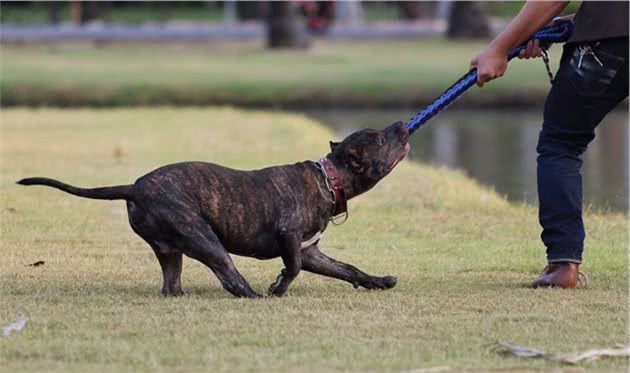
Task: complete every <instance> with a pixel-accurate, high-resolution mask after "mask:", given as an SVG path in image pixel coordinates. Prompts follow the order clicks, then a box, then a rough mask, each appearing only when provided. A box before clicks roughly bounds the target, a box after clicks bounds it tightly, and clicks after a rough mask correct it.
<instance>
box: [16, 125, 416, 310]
mask: <svg viewBox="0 0 630 373" xmlns="http://www.w3.org/2000/svg"><path fill="white" fill-rule="evenodd" d="M408 139H409V132H408V131H407V129H406V127H405V125H404V124H403V123H401V122H397V123H395V124H393V125H391V126H389V127H387V128H386V129H384V130H382V131H375V130H371V129H364V130H361V131H358V132H355V133H353V134H351V135H349V136H348V137H347V138H346V139H344V140H343V142H341V143H334V142H331V143H330V147H331V152H330V153H329V154H328V155H326V157H325V158H322V159H321V160H320V161H305V162H300V163H296V164H293V165H285V166H276V167H269V168H264V169H261V170H255V171H240V170H234V169H230V168H226V167H222V166H219V165H215V164H211V163H203V162H185V163H177V164H171V165H167V166H164V167H161V168H158V169H157V170H155V171H153V172H150V173H148V174H146V175H144V176H142V177H140V178H139V179H138V180H137V181H136V182H135V184H133V185H121V186H113V187H103V188H93V189H83V188H77V187H74V186H71V185H68V184H64V183H61V182H59V181H56V180H52V179H47V178H27V179H23V180H20V181H19V182H18V184H22V185H47V186H51V187H54V188H57V189H60V190H63V191H65V192H68V193H71V194H74V195H76V196H80V197H86V198H94V199H106V200H114V199H124V200H126V201H127V210H128V213H129V223H130V224H131V228H132V229H133V230H134V232H136V233H137V234H138V235H139V236H140V237H142V238H143V239H144V240H145V241H146V242H147V243H148V244H149V245H150V246H151V248H152V249H153V251H154V252H155V255H156V256H157V259H158V261H159V262H160V266H161V267H162V272H163V276H164V284H163V287H162V294H164V295H173V296H177V295H182V294H183V293H184V292H183V291H182V286H181V273H182V254H185V255H186V256H189V257H191V258H194V259H196V260H198V261H200V262H202V263H203V264H205V265H206V266H208V267H209V268H210V269H211V270H212V271H213V272H214V273H215V274H216V276H217V277H218V278H219V280H220V281H221V284H222V285H223V287H224V288H225V289H226V290H227V291H229V292H230V293H232V294H233V295H235V296H238V297H250V298H255V297H260V296H261V295H260V294H258V293H256V292H255V291H254V290H252V288H251V287H250V286H249V284H248V283H247V281H246V280H245V279H244V278H243V276H241V274H240V273H239V272H238V271H237V270H236V268H235V266H234V263H233V262H232V259H231V258H230V256H229V255H228V253H232V254H236V255H243V256H249V257H254V258H258V259H271V258H276V257H281V258H282V261H283V262H284V266H285V268H284V269H283V270H282V271H281V273H280V275H279V276H278V279H277V280H276V281H275V282H274V283H273V284H272V285H271V287H270V289H269V292H270V294H272V295H276V296H281V295H283V294H285V293H286V291H287V289H288V287H289V284H290V283H291V282H292V281H293V279H295V277H296V276H297V275H298V273H299V272H300V270H301V269H303V270H306V271H309V272H313V273H318V274H320V275H324V276H329V277H334V278H337V279H340V280H344V281H347V282H349V283H351V284H352V285H354V287H355V288H356V287H359V286H362V287H364V288H367V289H389V288H392V287H393V286H395V285H396V282H397V279H396V278H395V277H392V276H385V277H376V276H370V275H368V274H366V273H364V272H362V271H360V270H359V269H357V268H356V267H354V266H352V265H349V264H345V263H342V262H338V261H336V260H334V259H332V258H330V257H328V256H326V255H324V254H323V253H321V252H320V251H319V248H318V243H319V236H320V235H321V232H323V231H324V230H325V229H326V226H327V225H328V222H329V221H330V220H331V218H333V215H334V214H336V213H338V212H342V211H345V210H343V208H340V207H345V199H350V198H353V197H356V196H358V195H359V194H361V193H364V192H366V191H367V190H369V189H371V188H372V187H373V186H374V185H376V183H377V182H378V181H379V180H381V179H382V178H383V177H385V176H386V175H387V174H389V172H390V171H391V170H392V169H393V168H394V167H395V166H396V164H398V162H399V161H400V160H402V159H403V158H404V157H405V155H406V154H407V152H408V151H409V144H408ZM344 194H345V195H344Z"/></svg>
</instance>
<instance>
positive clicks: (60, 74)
mask: <svg viewBox="0 0 630 373" xmlns="http://www.w3.org/2000/svg"><path fill="white" fill-rule="evenodd" d="M484 45H485V44H484V42H447V41H444V40H441V39H421V40H395V41H394V40H369V41H356V40H355V41H350V40H338V41H332V40H315V42H314V44H313V46H312V47H311V48H310V49H309V50H307V51H287V50H284V51H270V50H268V49H265V48H264V42H263V41H262V40H258V41H238V42H219V43H194V44H177V45H168V44H167V45H164V44H151V43H149V44H124V43H114V44H107V43H105V44H98V45H94V44H91V43H70V44H47V45H44V44H26V45H7V44H4V45H2V54H1V56H0V63H1V66H2V67H1V72H2V77H1V79H0V93H1V94H2V103H3V105H5V106H7V105H42V104H44V105H46V104H47V105H93V106H94V105H95V106H118V105H149V104H151V105H153V104H187V105H191V104H192V105H194V104H199V105H202V104H216V103H220V104H223V103H228V104H233V105H265V106H270V105H271V106H273V105H309V106H316V105H337V106H339V105H348V104H350V105H352V104H354V105H357V104H360V105H361V106H366V105H393V106H403V105H412V106H417V105H419V104H420V103H428V102H430V101H431V100H432V99H434V98H435V97H437V96H438V95H439V94H440V93H442V91H443V90H444V89H446V88H448V87H449V86H450V85H451V84H452V83H453V82H454V81H456V80H457V79H458V78H459V77H460V76H461V75H462V74H464V73H465V72H467V71H468V66H469V61H470V59H471V58H472V57H473V56H474V55H475V54H476V53H478V52H479V51H481V49H482V48H483V47H484ZM552 51H553V62H554V64H557V62H558V55H559V52H560V51H561V48H559V47H556V48H553V49H552ZM549 87H550V86H549V82H548V80H547V75H546V73H545V68H544V66H543V63H542V61H540V60H529V61H513V62H512V63H511V64H510V67H509V69H508V73H507V75H506V77H504V78H503V79H500V80H497V81H495V82H492V83H490V84H488V85H486V86H485V87H484V89H476V88H473V89H472V90H473V91H474V92H471V93H469V94H467V95H465V96H464V97H463V98H462V100H461V101H460V102H458V105H466V103H467V102H469V103H474V104H507V105H514V104H518V103H526V104H539V103H541V102H542V101H543V100H544V97H545V96H546V93H547V92H548V90H549Z"/></svg>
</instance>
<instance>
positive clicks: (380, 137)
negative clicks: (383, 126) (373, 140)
mask: <svg viewBox="0 0 630 373" xmlns="http://www.w3.org/2000/svg"><path fill="white" fill-rule="evenodd" d="M377 143H378V146H383V145H385V139H384V138H383V136H379V137H378V142H377Z"/></svg>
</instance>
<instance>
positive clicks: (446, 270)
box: [0, 56, 628, 372]
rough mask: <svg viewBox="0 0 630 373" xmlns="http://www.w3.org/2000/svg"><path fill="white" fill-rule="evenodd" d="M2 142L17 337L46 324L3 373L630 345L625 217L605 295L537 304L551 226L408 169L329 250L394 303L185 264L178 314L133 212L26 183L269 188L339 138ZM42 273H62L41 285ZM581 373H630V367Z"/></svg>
mask: <svg viewBox="0 0 630 373" xmlns="http://www.w3.org/2000/svg"><path fill="white" fill-rule="evenodd" d="M146 58H148V56H146ZM155 63H156V64H160V63H161V61H160V60H159V58H156V62H155ZM103 66H104V67H107V66H106V65H105V64H103ZM59 68H60V69H61V66H59ZM86 69H88V70H90V69H92V67H86ZM104 74H106V75H108V76H109V73H108V72H106V73H104ZM76 75H78V76H81V74H80V73H77V74H76ZM111 76H116V75H115V74H114V75H111ZM153 79H158V77H156V78H153ZM0 128H1V131H2V132H1V135H2V136H1V139H2V143H1V145H2V149H1V160H2V164H1V175H2V179H1V182H0V196H2V197H1V203H0V209H1V210H0V216H1V218H2V232H1V234H2V240H1V243H0V250H1V251H2V253H3V258H2V261H0V276H1V281H2V286H0V299H1V301H0V323H1V324H2V325H5V324H7V323H9V322H11V321H13V320H14V319H15V317H16V315H17V314H18V313H20V312H22V313H25V314H27V315H28V316H29V318H30V320H29V322H28V324H27V325H26V327H25V328H24V329H23V330H22V331H19V332H15V333H14V334H12V335H10V336H9V337H0V368H1V369H2V371H4V372H31V371H47V372H85V371H147V372H148V371H151V372H155V371H180V372H184V371H213V372H214V371H230V372H232V371H246V370H250V371H253V370H261V371H273V372H277V371H298V370H299V371H333V370H343V371H368V370H369V371H401V370H404V371H413V370H415V371H418V372H423V371H427V372H428V371H453V372H457V371H462V370H468V371H489V370H494V371H531V370H534V371H558V370H557V369H559V368H563V366H562V365H560V364H559V363H551V362H545V361H541V360H526V359H518V358H510V357H504V356H501V355H498V354H496V353H495V352H493V351H491V350H490V348H489V344H490V343H491V342H493V341H494V340H502V341H511V342H514V343H519V344H524V345H529V346H532V347H538V348H542V349H548V350H551V351H574V350H586V349H590V348H594V347H612V346H614V345H615V344H617V343H626V342H627V331H628V249H627V248H628V235H627V228H628V219H627V218H626V217H625V216H623V215H619V214H606V215H603V214H597V213H589V214H588V215H587V216H586V224H587V227H588V238H587V250H586V252H585V265H584V266H583V270H584V271H585V272H586V273H587V274H588V276H589V279H590V285H589V287H588V288H586V289H578V290H574V291H567V290H551V289H539V290H532V289H528V288H527V287H526V285H527V284H528V283H529V282H530V281H531V280H532V279H533V278H534V277H535V275H536V274H537V272H538V271H539V270H541V269H542V266H543V264H544V250H543V248H542V245H541V243H540V242H539V239H538V235H539V227H538V223H537V219H536V210H535V208H534V207H532V206H528V205H514V204H510V203H509V202H507V201H506V199H505V198H502V197H500V196H498V195H497V194H496V193H495V192H493V191H492V190H491V189H490V188H488V187H484V186H481V185H479V184H477V183H476V182H474V181H473V180H471V179H469V178H468V177H466V176H465V175H464V174H463V173H461V172H456V171H452V170H448V169H445V168H435V167H432V166H429V165H422V164H415V163H410V162H402V163H401V164H400V165H399V166H398V168H397V169H396V170H395V171H394V172H393V173H392V174H391V175H390V176H388V177H387V178H386V179H385V180H384V181H383V182H382V183H381V184H379V185H378V186H377V187H376V188H375V189H374V190H372V191H370V192H369V193H367V194H366V195H364V196H361V197H359V198H357V199H356V200H352V201H351V202H350V206H349V211H350V219H349V221H348V222H347V223H346V224H345V225H343V226H340V227H330V228H329V229H328V230H327V232H326V234H325V236H324V238H323V239H322V247H323V251H324V252H326V253H328V254H330V255H332V256H333V257H336V258H337V259H339V260H343V261H347V262H350V263H353V264H355V265H357V266H358V267H360V268H362V269H364V270H366V271H367V272H370V273H374V274H386V273H387V274H393V275H396V276H398V277H399V283H398V285H397V286H396V287H395V288H394V289H392V290H389V291H364V290H355V289H353V288H352V286H350V285H348V284H346V283H342V282H339V281H335V280H331V279H327V278H323V277H319V276H316V275H312V274H308V273H301V274H300V275H299V277H298V278H297V279H296V281H295V282H294V283H293V285H292V287H291V288H290V289H289V295H288V296H287V297H285V298H282V299H263V300H242V299H236V298H233V297H232V296H230V295H229V294H228V293H227V292H225V291H224V290H223V289H221V288H220V286H219V285H218V282H217V281H216V280H215V279H213V278H212V277H211V276H209V274H208V271H207V270H206V269H205V268H204V267H203V266H202V265H201V264H199V263H197V262H194V261H192V260H185V262H184V272H183V280H182V281H183V286H184V289H185V290H186V291H187V295H186V296H184V297H180V298H176V299H172V298H162V297H161V296H160V295H159V291H160V287H161V273H160V269H159V265H158V263H157V260H156V259H155V258H154V257H153V253H152V252H151V250H150V249H149V247H148V246H147V245H146V244H145V243H144V242H143V241H142V240H141V239H140V238H139V237H137V236H136V235H135V234H133V232H132V231H131V229H130V227H129V226H128V223H127V217H126V211H125V208H124V203H122V202H121V201H115V202H105V201H94V200H87V199H80V198H76V197H73V196H70V195H67V194H64V193H62V192H59V191H56V190H53V189H49V188H46V189H44V188H43V187H28V188H27V187H22V186H18V185H16V184H14V181H16V180H18V179H20V178H22V177H27V176H37V175H40V176H48V177H53V178H58V179H61V180H64V181H67V182H69V183H73V184H77V185H82V186H97V185H104V184H119V183H129V182H132V181H133V180H135V178H136V177H138V176H140V175H141V174H143V173H146V172H148V171H150V170H152V169H154V168H156V167H158V166H160V165H163V164H165V163H169V162H176V161H184V160H206V161H211V162H217V163H221V164H225V165H228V166H233V167H237V168H247V169H249V168H258V167H263V166H266V165H272V164H280V163H289V162H294V161H297V160H303V159H312V158H314V157H317V156H318V155H320V154H322V153H325V152H326V150H327V141H328V140H329V139H331V138H334V135H333V134H332V133H331V132H330V131H329V130H327V129H326V128H324V127H323V126H321V125H320V124H318V123H316V122H314V121H312V120H310V119H308V118H306V117H303V116H299V115H288V114H283V113H280V112H265V111H247V110H237V109H232V108H210V109H190V108H180V109H175V108H136V109H116V110H98V109H96V110H95V109H90V110H88V109H81V110H53V109H3V110H2V113H1V127H0ZM412 151H413V150H412ZM38 260H43V261H45V262H46V263H45V265H43V266H39V267H29V266H25V265H26V264H28V263H33V262H36V261H38ZM236 263H237V266H238V267H239V269H240V270H241V272H242V273H243V274H244V276H245V277H246V278H247V279H248V280H249V281H250V282H251V284H252V286H253V287H254V288H255V289H256V290H258V291H264V289H266V288H267V286H268V285H269V284H270V283H271V282H272V281H273V280H274V279H275V277H276V275H277V273H278V271H279V270H280V269H281V263H280V260H271V261H257V260H254V259H247V258H236ZM581 367H583V368H585V369H587V370H589V371H620V372H625V371H627V369H628V361H627V360H624V359H617V360H604V361H598V362H591V363H584V364H582V365H581ZM422 369H433V370H422ZM578 371H581V370H578Z"/></svg>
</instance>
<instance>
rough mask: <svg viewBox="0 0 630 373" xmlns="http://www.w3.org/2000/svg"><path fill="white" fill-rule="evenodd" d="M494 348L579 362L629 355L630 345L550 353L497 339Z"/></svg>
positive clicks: (529, 355)
mask: <svg viewBox="0 0 630 373" xmlns="http://www.w3.org/2000/svg"><path fill="white" fill-rule="evenodd" d="M494 350H495V351H497V352H499V353H502V354H507V355H514V356H518V357H528V358H535V359H545V360H552V361H559V362H562V363H566V364H577V363H579V362H582V361H592V360H597V359H599V358H600V357H629V356H630V346H619V347H617V348H600V349H592V350H588V351H583V352H563V353H550V352H545V351H543V350H538V349H535V348H531V347H526V346H521V345H517V344H514V343H507V342H500V341H497V342H496V344H495V346H494Z"/></svg>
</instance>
